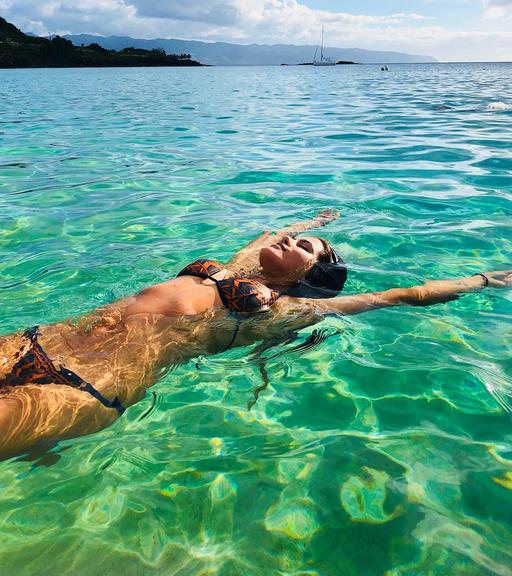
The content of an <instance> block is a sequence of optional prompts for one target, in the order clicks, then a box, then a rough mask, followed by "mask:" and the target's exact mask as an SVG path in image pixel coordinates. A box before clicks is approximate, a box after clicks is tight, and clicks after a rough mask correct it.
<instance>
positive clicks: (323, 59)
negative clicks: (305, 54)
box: [313, 26, 336, 66]
mask: <svg viewBox="0 0 512 576" xmlns="http://www.w3.org/2000/svg"><path fill="white" fill-rule="evenodd" d="M317 52H318V46H317V47H316V50H315V56H314V58H313V66H335V65H336V62H335V61H334V60H332V59H331V58H327V57H326V56H324V27H323V26H322V43H321V44H320V60H317V59H316V54H317Z"/></svg>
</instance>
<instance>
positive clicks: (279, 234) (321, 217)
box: [227, 210, 339, 271]
mask: <svg viewBox="0 0 512 576" xmlns="http://www.w3.org/2000/svg"><path fill="white" fill-rule="evenodd" d="M337 218H339V212H338V211H337V210H323V211H322V212H320V213H319V214H317V215H316V216H315V217H314V218H312V219H311V220H305V221H304V222H297V223H296V224H291V225H290V226H287V227H286V228H283V229H282V230H278V231H276V232H264V233H263V234H261V235H260V236H258V237H257V238H255V239H254V240H252V242H250V243H249V244H247V246H244V248H242V249H241V250H239V251H238V252H237V253H236V254H235V255H234V256H233V258H231V260H230V261H229V262H228V264H227V266H228V268H230V269H232V270H233V271H236V270H237V269H242V268H249V267H252V266H253V265H255V264H257V263H258V255H259V251H260V250H261V249H262V248H264V247H265V246H270V245H271V244H274V243H276V242H280V241H281V240H282V239H283V238H284V237H285V236H286V235H291V234H297V233H298V232H305V231H306V230H312V229H314V228H320V227H322V226H325V225H326V224H328V223H329V222H331V221H332V220H336V219H337Z"/></svg>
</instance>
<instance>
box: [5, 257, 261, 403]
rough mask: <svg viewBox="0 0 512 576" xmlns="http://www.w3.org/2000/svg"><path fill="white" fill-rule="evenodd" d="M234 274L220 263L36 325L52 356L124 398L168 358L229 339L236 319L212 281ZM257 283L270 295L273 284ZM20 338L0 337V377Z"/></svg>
mask: <svg viewBox="0 0 512 576" xmlns="http://www.w3.org/2000/svg"><path fill="white" fill-rule="evenodd" d="M232 277H233V274H232V273H231V272H230V271H229V270H227V269H225V268H223V269H221V270H220V271H219V272H217V273H215V275H214V276H213V277H212V278H201V277H197V276H188V275H182V276H179V277H177V278H173V279H171V280H168V281H165V282H162V283H160V284H156V285H154V286H151V287H149V288H146V289H145V290H142V291H141V292H140V293H139V294H137V295H135V296H132V297H129V298H125V299H123V300H120V301H118V302H115V303H113V304H110V305H108V306H105V307H102V308H99V309H97V310H95V311H93V312H91V313H89V314H86V315H85V316H82V317H80V318H79V319H78V320H76V321H74V320H73V319H71V320H67V321H64V322H60V323H58V324H54V325H49V326H42V327H41V328H40V332H41V336H40V340H39V341H40V344H41V345H42V346H43V348H44V350H45V352H46V353H47V354H48V356H49V357H50V358H51V359H52V360H53V361H54V363H56V364H59V363H60V364H61V365H62V366H65V367H66V368H67V369H69V370H72V371H73V372H75V373H77V374H78V375H80V377H81V378H83V379H84V380H86V381H88V382H90V383H92V384H94V386H95V387H96V388H98V389H99V390H100V391H101V392H105V393H106V392H107V391H112V389H114V391H115V394H116V396H118V397H119V398H120V399H121V400H122V401H123V403H124V404H125V405H130V404H132V403H134V402H136V401H137V400H138V399H140V397H142V396H143V394H144V392H145V390H146V388H147V387H148V386H150V385H151V384H153V383H154V382H155V380H157V379H158V378H159V377H161V376H162V375H163V373H164V372H165V370H166V369H167V368H169V367H170V366H172V365H175V364H179V363H184V362H186V361H188V360H189V359H190V358H193V357H196V356H199V355H202V354H211V353H215V352H219V351H221V350H223V349H225V348H226V346H227V345H228V344H229V343H230V342H231V341H232V338H233V333H234V330H235V329H236V327H237V319H236V318H234V317H233V315H232V314H230V311H229V310H228V309H226V307H225V305H224V302H223V299H222V298H221V295H220V294H219V286H218V281H222V280H224V279H227V278H232ZM216 281H217V282H216ZM260 286H261V290H262V291H263V297H264V298H265V297H267V296H268V297H269V299H270V297H271V291H270V290H269V289H268V288H266V287H265V286H263V285H260ZM265 291H266V292H265ZM244 340H246V338H242V339H241V340H240V342H242V341H244ZM23 344H24V341H23V337H22V336H21V335H16V336H12V337H8V338H4V339H3V342H0V350H1V352H0V378H1V377H2V374H5V373H7V372H8V371H9V369H10V367H11V365H12V364H13V363H14V361H15V360H14V354H15V353H16V352H17V351H19V349H20V346H22V345H23ZM25 344H26V343H25Z"/></svg>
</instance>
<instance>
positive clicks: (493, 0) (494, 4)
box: [483, 0, 512, 18]
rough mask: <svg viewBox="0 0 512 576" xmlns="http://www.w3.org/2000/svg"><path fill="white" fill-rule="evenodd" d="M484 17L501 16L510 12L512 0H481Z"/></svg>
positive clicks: (511, 10)
mask: <svg viewBox="0 0 512 576" xmlns="http://www.w3.org/2000/svg"><path fill="white" fill-rule="evenodd" d="M483 3H484V16H485V17H486V18H503V17H505V16H506V15H507V14H508V13H510V12H512V0H483Z"/></svg>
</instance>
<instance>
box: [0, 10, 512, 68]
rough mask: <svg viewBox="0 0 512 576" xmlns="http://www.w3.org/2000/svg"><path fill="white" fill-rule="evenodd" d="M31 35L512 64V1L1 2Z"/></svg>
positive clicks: (8, 17) (1, 12)
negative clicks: (297, 47) (320, 48)
mask: <svg viewBox="0 0 512 576" xmlns="http://www.w3.org/2000/svg"><path fill="white" fill-rule="evenodd" d="M0 15H1V16H3V17H4V18H5V19H6V20H8V21H9V22H12V23H14V24H16V26H18V27H19V28H21V29H22V30H23V31H24V32H33V33H35V34H40V35H45V34H79V33H90V34H101V35H107V36H108V35H121V36H133V37H137V38H183V39H193V40H205V41H215V40H222V41H227V42H237V43H243V44H248V43H252V42H257V43H270V44H274V43H290V44H316V43H317V42H318V38H319V34H320V30H321V26H322V25H324V26H325V44H326V46H338V47H341V48H368V49H374V50H398V51H401V52H409V53H415V54H428V55H431V56H435V57H436V58H438V59H440V60H480V61H481V60H509V61H510V60H512V0H193V1H190V0H179V1H178V0H0Z"/></svg>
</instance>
